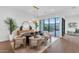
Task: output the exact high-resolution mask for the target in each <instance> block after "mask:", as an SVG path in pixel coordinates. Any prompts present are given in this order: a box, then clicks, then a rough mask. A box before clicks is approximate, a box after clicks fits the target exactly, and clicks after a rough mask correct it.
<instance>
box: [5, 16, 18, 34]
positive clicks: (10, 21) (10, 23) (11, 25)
mask: <svg viewBox="0 0 79 59" xmlns="http://www.w3.org/2000/svg"><path fill="white" fill-rule="evenodd" d="M5 23H6V24H7V25H8V28H9V31H10V34H12V32H13V31H14V30H15V29H16V28H17V24H16V22H15V21H14V19H12V18H10V17H8V18H7V19H6V20H5Z"/></svg>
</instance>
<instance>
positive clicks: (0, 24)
mask: <svg viewBox="0 0 79 59" xmlns="http://www.w3.org/2000/svg"><path fill="white" fill-rule="evenodd" d="M7 17H12V18H14V19H15V21H16V22H17V24H18V25H21V23H22V22H23V21H24V20H27V15H26V13H25V12H22V11H20V10H16V9H12V8H9V7H0V42H1V41H5V40H8V39H9V37H8V34H9V31H8V28H7V25H6V24H5V23H4V20H5V19H6V18H7Z"/></svg>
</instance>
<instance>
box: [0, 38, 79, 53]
mask: <svg viewBox="0 0 79 59" xmlns="http://www.w3.org/2000/svg"><path fill="white" fill-rule="evenodd" d="M52 40H54V38H53V39H52ZM75 40H76V41H78V39H75ZM78 44H79V43H77V44H76V43H74V42H73V41H70V40H68V38H67V39H57V40H55V41H54V42H53V44H52V45H51V46H50V47H49V48H48V49H47V50H45V51H44V53H79V45H78ZM28 50H29V49H28ZM19 51H20V50H19ZM0 52H13V51H12V48H11V45H10V42H9V41H6V42H0ZM20 52H21V53H26V50H25V48H22V49H21V51H20ZM33 53H34V52H33Z"/></svg>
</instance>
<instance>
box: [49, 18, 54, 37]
mask: <svg viewBox="0 0 79 59" xmlns="http://www.w3.org/2000/svg"><path fill="white" fill-rule="evenodd" d="M49 24H50V28H49V29H50V31H49V32H51V34H52V36H55V19H54V18H51V19H50V21H49Z"/></svg>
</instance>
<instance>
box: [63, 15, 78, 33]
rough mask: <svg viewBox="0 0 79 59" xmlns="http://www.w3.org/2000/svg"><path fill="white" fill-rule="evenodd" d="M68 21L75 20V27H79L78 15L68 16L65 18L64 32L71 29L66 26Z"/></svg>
mask: <svg viewBox="0 0 79 59" xmlns="http://www.w3.org/2000/svg"><path fill="white" fill-rule="evenodd" d="M70 22H76V23H77V24H78V25H77V26H78V27H77V28H78V29H79V17H76V16H72V17H68V18H66V19H65V30H66V33H67V31H68V30H71V29H70V28H69V27H68V23H70ZM72 30H73V31H74V30H75V29H72ZM72 30H71V31H72Z"/></svg>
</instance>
